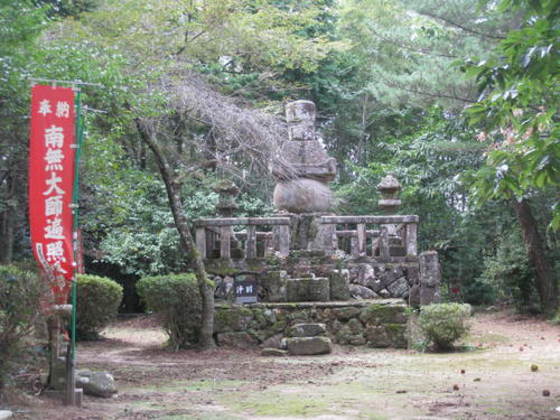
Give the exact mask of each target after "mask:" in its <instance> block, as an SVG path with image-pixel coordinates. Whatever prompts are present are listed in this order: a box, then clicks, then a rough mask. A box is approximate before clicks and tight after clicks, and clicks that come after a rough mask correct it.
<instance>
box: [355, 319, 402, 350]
mask: <svg viewBox="0 0 560 420" xmlns="http://www.w3.org/2000/svg"><path fill="white" fill-rule="evenodd" d="M364 336H365V339H366V341H367V344H368V346H370V347H381V348H383V347H394V348H406V345H407V339H406V325H403V324H385V325H383V326H369V327H367V328H366V331H365V333H364Z"/></svg>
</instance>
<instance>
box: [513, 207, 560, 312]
mask: <svg viewBox="0 0 560 420" xmlns="http://www.w3.org/2000/svg"><path fill="white" fill-rule="evenodd" d="M513 205H514V208H515V214H516V215H517V220H518V221H519V224H520V225H521V231H522V232H523V241H524V242H525V248H526V249H527V255H528V257H529V261H530V262H531V264H532V265H533V266H534V268H535V273H536V276H535V277H536V278H535V284H536V287H537V292H538V294H539V299H540V301H541V308H542V310H543V312H544V313H545V314H546V315H547V316H551V315H553V314H554V313H555V312H556V309H557V308H558V283H557V281H556V278H555V275H554V270H553V269H552V265H551V264H550V261H549V260H548V258H547V255H546V245H545V244H544V242H543V239H542V237H541V234H540V233H539V230H538V228H537V222H536V220H535V218H534V217H533V212H532V211H531V207H530V206H529V202H528V201H527V200H521V201H514V204H513Z"/></svg>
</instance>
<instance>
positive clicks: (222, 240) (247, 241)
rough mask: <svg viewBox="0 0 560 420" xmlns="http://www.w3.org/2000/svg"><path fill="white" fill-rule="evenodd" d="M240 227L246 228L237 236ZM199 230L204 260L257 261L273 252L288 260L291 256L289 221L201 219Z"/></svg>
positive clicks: (243, 218)
mask: <svg viewBox="0 0 560 420" xmlns="http://www.w3.org/2000/svg"><path fill="white" fill-rule="evenodd" d="M238 226H245V227H246V228H245V230H244V231H239V232H236V231H235V230H234V227H238ZM195 227H196V246H197V248H198V251H199V252H200V254H201V255H202V258H257V257H264V256H266V255H268V253H269V252H271V251H276V252H278V253H279V254H280V255H282V256H287V255H288V254H289V252H290V218H289V217H229V218H221V219H199V220H196V221H195ZM263 229H268V230H263ZM258 245H260V246H258ZM236 251H240V252H236Z"/></svg>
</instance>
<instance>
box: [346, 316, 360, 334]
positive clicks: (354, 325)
mask: <svg viewBox="0 0 560 420" xmlns="http://www.w3.org/2000/svg"><path fill="white" fill-rule="evenodd" d="M346 325H348V328H350V331H351V332H352V334H353V335H356V334H362V333H363V332H364V324H362V323H361V322H360V320H359V319H357V318H352V319H351V320H350V321H348V324H346Z"/></svg>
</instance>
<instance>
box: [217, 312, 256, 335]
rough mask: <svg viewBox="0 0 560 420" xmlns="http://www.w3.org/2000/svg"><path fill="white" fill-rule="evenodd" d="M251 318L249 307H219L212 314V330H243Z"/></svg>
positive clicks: (218, 331)
mask: <svg viewBox="0 0 560 420" xmlns="http://www.w3.org/2000/svg"><path fill="white" fill-rule="evenodd" d="M252 319H253V312H252V311H251V309H249V308H246V307H243V306H230V307H226V308H219V309H217V310H216V313H215V314H214V332H215V333H221V332H229V331H243V330H245V329H246V328H247V326H248V324H249V323H250V321H251V320H252Z"/></svg>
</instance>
